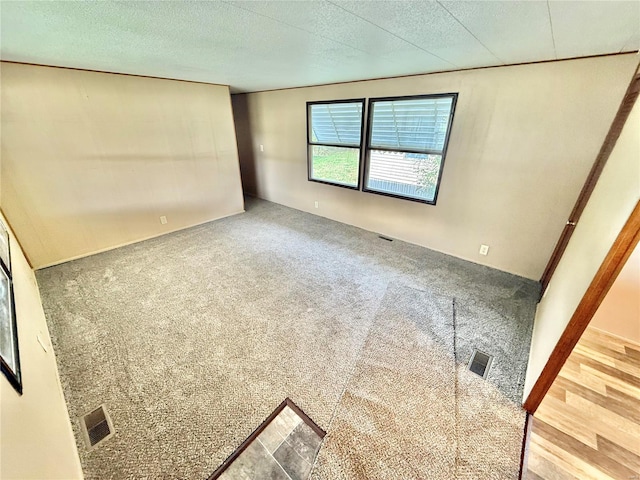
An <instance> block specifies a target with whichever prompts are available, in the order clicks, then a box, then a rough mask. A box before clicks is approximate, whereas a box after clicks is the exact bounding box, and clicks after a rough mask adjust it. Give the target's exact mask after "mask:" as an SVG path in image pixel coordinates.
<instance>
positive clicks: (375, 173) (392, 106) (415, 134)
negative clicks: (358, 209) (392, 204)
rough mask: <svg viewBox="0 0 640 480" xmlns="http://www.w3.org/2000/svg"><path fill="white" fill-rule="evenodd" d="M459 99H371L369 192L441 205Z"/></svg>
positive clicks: (447, 95)
mask: <svg viewBox="0 0 640 480" xmlns="http://www.w3.org/2000/svg"><path fill="white" fill-rule="evenodd" d="M456 98H457V94H446V95H424V96H417V97H395V98H375V99H370V100H369V114H368V115H369V134H368V139H367V150H366V169H365V170H366V171H365V182H364V189H363V190H364V191H367V192H373V193H380V194H383V195H390V196H394V197H401V198H406V199H409V200H415V201H418V202H424V203H430V204H432V205H435V203H436V197H437V195H438V186H439V184H440V177H441V175H442V166H443V164H444V157H445V153H446V151H447V143H448V141H449V131H450V128H451V121H452V120H453V112H454V109H455V104H456Z"/></svg>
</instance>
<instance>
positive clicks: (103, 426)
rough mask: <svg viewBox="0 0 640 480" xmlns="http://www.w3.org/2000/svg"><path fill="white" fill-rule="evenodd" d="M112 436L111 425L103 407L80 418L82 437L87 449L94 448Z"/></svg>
mask: <svg viewBox="0 0 640 480" xmlns="http://www.w3.org/2000/svg"><path fill="white" fill-rule="evenodd" d="M113 434H114V431H113V424H112V423H111V418H109V414H108V413H107V410H106V408H105V406H104V405H100V406H99V407H98V408H96V409H95V410H93V411H92V412H90V413H87V414H86V415H85V416H83V417H82V435H83V436H84V441H85V443H86V444H87V447H88V448H89V449H93V448H96V447H97V446H98V445H99V444H100V443H102V442H103V441H104V440H106V439H107V438H109V437H111V436H113Z"/></svg>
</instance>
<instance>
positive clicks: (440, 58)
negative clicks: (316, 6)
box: [327, 0, 460, 68]
mask: <svg viewBox="0 0 640 480" xmlns="http://www.w3.org/2000/svg"><path fill="white" fill-rule="evenodd" d="M327 3H330V4H331V5H333V6H335V7H338V8H339V9H341V10H344V11H345V12H347V13H348V14H350V15H353V16H355V17H358V18H359V19H361V20H364V21H365V22H367V23H370V24H371V25H373V26H374V27H377V28H379V29H380V30H382V31H383V32H386V33H388V34H389V35H393V36H394V37H396V38H398V39H400V40H402V41H403V42H406V43H408V44H409V45H412V46H414V47H416V48H417V49H418V50H422V51H423V52H425V53H428V54H429V55H431V56H433V57H435V58H437V59H439V60H442V61H443V62H446V63H448V64H449V65H453V66H454V67H456V68H460V66H459V65H456V64H455V63H453V62H451V61H450V60H447V59H446V58H442V57H441V56H439V55H436V54H435V53H433V52H430V51H429V50H427V49H425V48H423V47H421V46H420V45H416V44H415V43H413V42H410V41H409V40H407V39H406V38H402V37H401V36H399V35H397V34H395V33H393V32H392V31H390V30H387V29H386V28H384V27H381V26H380V25H378V24H377V23H374V22H372V21H371V20H369V19H367V18H364V17H361V16H360V15H358V14H356V13H354V12H352V11H350V10H347V9H346V8H344V7H343V6H341V5H338V4H336V3H333V2H331V1H330V0H327Z"/></svg>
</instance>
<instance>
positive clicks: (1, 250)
mask: <svg viewBox="0 0 640 480" xmlns="http://www.w3.org/2000/svg"><path fill="white" fill-rule="evenodd" d="M0 263H2V267H4V269H5V271H6V272H7V273H8V274H9V277H11V255H9V232H7V229H6V227H5V226H4V224H3V223H2V222H0Z"/></svg>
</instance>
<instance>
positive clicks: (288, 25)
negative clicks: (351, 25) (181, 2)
mask: <svg viewBox="0 0 640 480" xmlns="http://www.w3.org/2000/svg"><path fill="white" fill-rule="evenodd" d="M222 3H226V4H227V5H229V6H231V7H235V8H237V9H239V10H243V11H245V12H249V13H253V14H254V15H258V16H260V17H263V18H268V19H269V20H272V21H274V22H277V23H280V24H282V25H286V26H287V27H291V28H295V29H296V30H300V31H301V32H305V33H308V34H311V35H315V36H318V37H322V38H324V39H326V40H329V41H330V42H334V43H337V44H339V45H342V46H344V47H348V48H352V49H353V50H357V51H359V52H362V53H366V54H367V55H368V54H369V52H367V51H365V50H362V49H360V48H358V47H354V46H353V45H349V44H347V43H344V42H341V41H339V40H336V39H335V38H331V37H327V36H326V35H322V34H321V33H317V32H314V31H313V30H307V29H305V28H301V27H298V26H297V25H291V24H290V23H287V22H283V21H282V20H280V19H278V18H273V17H270V16H269V15H265V14H264V13H258V12H256V11H254V10H251V9H248V8H244V7H240V6H238V5H236V4H233V3H229V2H225V1H223V2H222Z"/></svg>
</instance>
